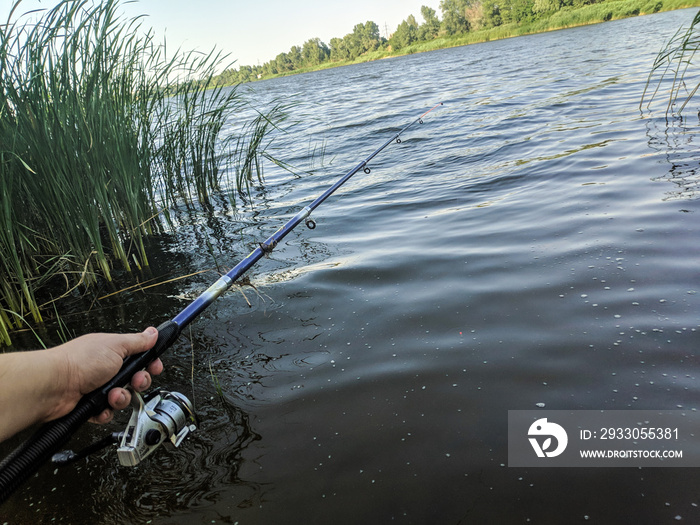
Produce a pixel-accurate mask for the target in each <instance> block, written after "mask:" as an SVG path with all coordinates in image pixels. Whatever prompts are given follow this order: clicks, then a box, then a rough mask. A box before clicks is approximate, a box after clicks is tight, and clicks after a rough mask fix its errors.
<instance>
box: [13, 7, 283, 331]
mask: <svg viewBox="0 0 700 525" xmlns="http://www.w3.org/2000/svg"><path fill="white" fill-rule="evenodd" d="M20 4H21V0H18V1H16V2H15V3H14V5H13V10H12V13H11V14H10V17H9V19H8V21H7V23H6V24H4V25H1V26H0V190H1V193H0V342H1V343H5V344H9V342H10V339H9V332H10V331H11V330H12V329H13V328H18V327H20V326H21V325H22V324H23V323H24V320H25V319H26V318H28V317H29V318H31V319H32V320H33V321H34V322H41V321H42V310H41V301H40V300H39V299H38V296H39V295H41V294H45V292H44V289H45V286H46V285H47V284H48V283H52V282H57V281H58V280H59V279H60V280H61V282H65V283H66V289H69V290H70V289H72V288H74V287H75V286H76V283H80V284H84V285H86V286H90V285H91V284H94V283H95V282H96V281H97V280H98V279H100V278H104V279H107V280H111V279H112V271H113V269H114V265H115V264H118V265H120V266H121V267H122V268H124V269H126V270H130V269H131V263H130V260H131V261H134V260H135V261H137V264H139V266H147V265H148V257H147V253H146V248H145V243H144V236H147V235H149V234H152V233H157V232H160V231H162V230H163V229H164V228H166V227H167V225H168V224H167V219H168V214H167V208H168V207H169V206H172V205H174V204H176V203H182V202H184V203H185V204H187V205H193V204H194V203H195V202H201V203H208V202H209V200H210V198H211V196H212V195H213V194H214V193H216V192H219V191H220V184H221V178H222V174H221V173H220V167H221V166H229V168H230V169H233V171H234V172H235V181H234V182H235V184H237V185H238V188H239V190H241V189H243V188H245V187H247V184H248V183H249V181H250V180H251V178H252V177H253V171H255V177H260V176H261V173H260V162H261V160H262V159H263V158H266V157H269V155H267V152H266V147H267V144H268V142H266V140H267V139H268V137H269V135H270V132H271V131H272V130H273V129H275V127H276V123H277V122H280V121H281V120H283V118H284V108H283V107H282V106H275V107H273V108H272V109H271V110H269V111H268V112H267V113H265V114H261V113H258V114H257V117H255V118H253V119H252V120H251V122H250V123H249V124H247V125H244V126H243V127H242V128H241V129H240V130H239V132H236V133H233V132H230V131H229V130H226V128H225V127H226V123H227V122H228V121H229V119H230V118H231V115H232V114H233V113H234V112H240V111H241V110H242V109H243V108H244V107H246V106H247V102H246V101H245V100H244V99H243V97H242V96H240V95H239V93H238V92H237V91H236V90H235V89H231V88H224V87H221V86H211V85H210V84H211V83H212V79H213V77H214V74H215V72H216V71H217V70H218V69H221V66H222V62H223V61H224V60H225V58H226V57H224V56H222V55H221V54H220V53H216V52H212V53H210V54H200V53H194V52H192V53H183V52H181V51H179V50H178V51H177V52H175V53H174V54H172V56H168V53H167V48H166V46H165V44H164V43H163V44H160V43H157V42H156V41H155V40H154V36H153V32H152V31H145V32H144V31H143V30H142V26H141V22H140V19H139V18H137V19H131V20H125V19H123V18H121V17H120V16H119V13H118V8H119V1H118V0H107V1H103V2H100V1H97V0H95V1H92V0H62V1H60V2H58V4H57V5H56V7H54V8H52V9H49V10H46V11H44V12H42V13H41V15H40V16H39V17H38V18H36V17H35V18H31V17H27V16H16V13H17V12H18V9H19V7H20ZM251 167H255V170H253V169H252V168H251ZM42 300H44V301H46V304H51V303H52V300H51V299H49V298H48V297H44V298H43V299H42Z"/></svg>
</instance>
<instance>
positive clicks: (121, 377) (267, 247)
mask: <svg viewBox="0 0 700 525" xmlns="http://www.w3.org/2000/svg"><path fill="white" fill-rule="evenodd" d="M442 105H443V103H442V102H441V103H439V104H436V105H435V106H433V107H432V108H430V109H429V110H428V111H426V112H425V113H423V114H422V115H421V116H420V117H418V118H416V119H415V120H413V121H411V122H410V123H409V124H407V125H406V126H405V127H404V128H402V129H401V130H400V131H399V132H397V133H396V134H394V135H393V136H392V137H391V138H390V139H389V140H387V141H386V142H385V143H383V144H382V145H381V146H380V147H378V148H377V149H376V150H374V151H373V152H372V153H371V154H370V155H368V156H367V157H366V158H365V159H364V160H362V161H361V162H360V163H359V164H357V165H356V166H355V167H354V168H352V169H351V170H350V171H348V172H347V173H346V174H345V175H343V177H341V178H340V179H339V180H338V181H337V182H336V183H335V184H333V185H332V186H331V187H330V188H328V189H327V190H326V191H325V192H323V193H322V194H321V195H320V196H318V197H317V198H316V199H315V200H314V201H313V202H311V204H309V205H308V206H306V207H305V208H304V209H302V210H301V211H299V212H298V213H297V214H296V215H294V217H292V218H291V219H290V220H289V221H287V223H286V224H284V225H283V226H282V227H281V228H280V229H279V230H277V231H276V232H275V233H273V234H272V235H271V236H270V237H268V238H267V239H266V240H265V241H263V242H261V243H260V244H259V245H258V246H257V247H256V248H255V249H254V250H253V251H252V252H251V253H250V254H249V255H248V256H247V257H246V258H245V259H243V260H242V261H241V262H239V263H238V264H237V265H236V266H234V267H233V268H232V269H231V270H230V271H229V272H228V273H226V274H225V275H223V276H221V277H220V278H219V279H218V280H217V281H216V282H215V283H214V284H212V285H211V286H210V287H209V288H208V289H207V290H206V291H204V292H203V293H202V294H201V295H200V296H199V297H197V298H196V299H195V300H194V301H192V302H191V303H190V304H189V305H188V306H186V307H185V308H184V309H183V310H182V311H181V312H180V313H179V314H177V315H176V316H175V317H174V318H173V319H171V320H170V321H166V322H164V323H163V324H161V325H160V326H159V327H158V340H157V341H156V344H155V345H154V346H153V348H151V349H150V350H148V351H146V352H144V353H142V354H138V355H134V356H130V357H128V358H127V359H125V360H124V364H123V365H122V368H121V369H120V370H119V372H118V373H117V375H116V376H114V377H113V378H112V379H111V380H110V381H109V382H108V383H107V384H105V385H103V386H102V387H100V388H98V389H96V390H93V391H92V392H90V393H89V394H86V395H85V396H83V397H82V399H81V400H80V401H79V402H78V404H77V405H76V407H75V408H74V409H73V410H72V411H71V412H70V413H69V414H67V415H65V416H63V417H61V418H59V419H56V420H54V421H50V422H49V423H46V424H44V425H43V426H42V427H41V428H39V430H38V431H37V432H36V433H35V434H34V435H33V436H31V437H30V438H29V439H28V440H27V441H25V442H24V443H22V444H21V445H20V446H19V447H17V448H16V449H15V450H14V451H13V452H12V453H10V455H8V456H7V457H6V458H5V459H4V460H3V461H2V463H0V503H2V502H3V501H5V500H6V499H7V498H8V497H9V496H10V494H12V492H14V491H15V490H16V489H17V488H18V487H19V485H21V484H22V483H23V482H24V481H25V480H26V479H27V478H29V477H30V476H31V475H32V474H34V473H35V472H36V471H37V470H38V469H39V467H40V466H41V465H42V464H43V463H45V462H46V461H48V460H49V459H50V458H51V457H52V456H53V455H54V454H55V453H56V452H58V451H59V450H60V449H61V448H62V447H63V445H64V444H65V443H66V442H67V441H68V440H69V439H70V438H71V436H72V435H73V434H74V433H75V432H76V431H77V430H78V428H80V426H81V425H83V424H84V423H85V422H87V421H88V419H90V418H91V417H93V416H96V415H97V414H99V413H101V412H102V411H103V410H105V409H106V408H109V403H108V402H107V393H108V392H109V391H110V390H111V389H113V388H115V387H123V386H124V385H128V384H129V382H130V380H131V377H132V376H133V375H134V374H135V373H136V372H138V371H139V370H143V369H145V368H146V367H147V366H148V365H149V364H150V363H151V362H152V361H154V360H155V359H156V358H158V357H160V355H161V354H163V352H165V351H166V350H167V349H168V348H170V346H172V344H173V343H174V342H175V341H176V340H177V338H178V336H179V335H180V333H181V332H182V329H183V328H185V327H186V326H187V325H188V324H189V323H190V322H192V320H194V319H195V318H196V317H197V316H198V315H199V314H200V313H202V311H203V310H204V309H205V308H207V307H208V306H209V305H210V304H211V303H213V302H214V301H215V300H216V299H217V298H218V297H220V296H221V295H222V294H223V293H224V292H225V291H226V290H228V289H229V288H230V287H231V285H233V283H234V282H236V280H237V279H238V278H239V277H241V276H242V275H243V274H244V273H245V272H246V271H248V270H249V269H250V268H251V267H252V266H253V265H254V264H255V263H256V262H258V261H259V260H260V259H261V258H262V257H263V256H265V255H267V254H269V253H270V252H272V250H274V249H275V247H276V246H277V245H278V244H279V242H280V241H281V240H282V239H284V238H285V237H286V236H287V234H289V232H291V231H292V230H293V229H294V228H295V227H296V226H297V225H299V223H301V222H302V221H303V222H305V224H306V225H307V227H308V228H310V229H314V228H315V227H316V223H315V222H314V221H313V219H311V218H310V217H309V216H310V215H311V213H312V212H313V211H314V210H315V209H316V208H318V207H319V206H320V205H321V204H322V203H323V202H324V201H325V200H326V199H327V198H328V197H330V196H331V195H332V194H333V193H334V192H335V191H336V190H337V189H338V188H340V187H341V186H342V185H343V184H345V182H347V181H348V179H350V177H352V176H353V175H354V174H355V173H357V172H358V171H360V170H363V171H364V172H365V173H370V172H371V170H370V167H369V166H368V163H369V162H370V161H371V160H372V159H373V158H374V157H376V156H377V155H378V154H379V153H380V152H381V151H382V150H384V148H386V147H387V146H388V145H389V144H391V143H392V142H396V143H397V144H401V135H402V134H403V133H404V132H405V131H406V130H408V129H409V128H410V127H411V126H413V125H414V124H416V123H421V124H422V123H423V118H424V117H425V116H426V115H427V114H428V113H430V112H431V111H433V110H434V109H436V108H438V107H440V106H442ZM132 397H134V398H135V399H136V400H137V401H138V403H140V406H137V409H138V411H137V410H136V409H135V410H134V413H133V414H132V419H131V420H130V423H129V426H127V431H125V433H122V434H123V435H120V436H121V437H120V439H122V448H130V449H131V450H128V451H127V452H130V453H131V455H130V456H129V458H128V461H131V462H132V463H125V462H124V461H122V454H121V451H122V448H120V449H119V450H118V453H119V454H120V461H121V462H122V464H136V463H137V462H138V461H140V459H141V456H139V453H140V452H139V449H136V447H142V449H143V454H150V452H152V450H153V449H155V448H156V447H157V446H158V445H160V444H161V443H162V442H164V441H165V439H166V438H170V439H171V440H172V442H173V444H175V446H177V445H178V444H179V443H180V442H181V441H182V439H184V437H185V436H186V435H187V433H188V432H189V431H191V430H193V429H194V427H195V425H194V424H193V425H190V424H189V421H190V419H191V420H192V421H195V420H196V416H194V414H193V413H192V407H191V403H190V402H189V401H188V400H187V398H185V397H184V396H183V395H182V394H178V393H177V392H154V393H151V394H149V395H148V396H147V397H146V399H142V398H141V396H140V395H138V394H136V395H135V396H132ZM159 408H160V409H161V412H162V413H166V412H168V411H170V412H171V414H169V415H172V414H177V415H178V416H179V417H180V416H181V420H177V421H175V422H173V421H170V419H171V418H168V421H167V422H165V419H166V418H165V417H164V416H162V415H161V416H159V415H157V414H156V415H153V416H149V413H155V412H158V409H159ZM161 412H158V414H161ZM185 419H186V420H185ZM166 423H167V425H166ZM139 425H141V426H139ZM165 426H168V428H167V429H166V428H165ZM139 432H142V434H143V436H144V437H143V438H140V437H139V436H141V434H139ZM164 432H165V434H167V435H164ZM156 433H158V436H157V439H156V437H155V436H156ZM149 436H150V437H149ZM139 439H141V442H139V441H138V440H139ZM106 441H108V440H106ZM126 441H128V447H125V445H124V443H125V442H126ZM134 449H136V450H134ZM143 454H142V456H143ZM143 457H145V456H143Z"/></svg>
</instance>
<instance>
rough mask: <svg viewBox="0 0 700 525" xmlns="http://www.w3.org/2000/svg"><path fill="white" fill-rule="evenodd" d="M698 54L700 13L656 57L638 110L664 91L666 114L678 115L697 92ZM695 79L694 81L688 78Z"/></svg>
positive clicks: (649, 103)
mask: <svg viewBox="0 0 700 525" xmlns="http://www.w3.org/2000/svg"><path fill="white" fill-rule="evenodd" d="M698 50H700V11H699V12H698V13H697V14H696V15H695V17H694V18H693V21H692V23H691V24H690V26H689V27H688V28H683V27H681V28H680V29H679V30H678V31H676V33H675V34H674V35H673V37H672V38H671V39H670V40H669V41H668V42H667V43H666V45H665V47H664V48H663V49H662V50H661V51H660V52H659V54H658V55H657V57H656V59H655V61H654V64H653V66H652V69H651V72H650V73H649V78H648V80H647V84H646V86H645V88H644V93H643V94H642V100H641V102H640V106H643V105H644V104H645V103H646V106H647V107H649V106H651V104H652V103H653V102H654V100H655V99H656V98H657V97H658V96H659V93H660V92H662V90H663V88H664V86H667V87H668V93H669V94H668V101H667V103H666V113H667V114H675V115H681V113H682V112H683V110H684V109H685V108H686V106H687V105H688V103H689V102H690V101H691V99H692V98H693V97H694V96H695V94H696V93H697V91H698V88H700V81H699V80H697V63H696V62H694V60H695V55H696V53H697V52H698ZM694 76H695V80H693V79H692V77H694Z"/></svg>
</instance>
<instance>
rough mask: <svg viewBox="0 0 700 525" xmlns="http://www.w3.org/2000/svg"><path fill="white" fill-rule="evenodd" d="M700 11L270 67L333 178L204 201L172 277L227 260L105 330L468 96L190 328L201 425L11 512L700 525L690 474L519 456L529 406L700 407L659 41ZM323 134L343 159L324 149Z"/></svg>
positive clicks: (181, 353)
mask: <svg viewBox="0 0 700 525" xmlns="http://www.w3.org/2000/svg"><path fill="white" fill-rule="evenodd" d="M691 18H692V14H691V13H688V12H684V11H680V12H674V13H666V14H661V15H654V16H649V17H642V18H638V19H630V20H625V21H620V22H611V23H607V24H603V25H599V26H593V27H586V28H578V29H572V30H567V31H558V32H554V33H548V34H543V35H535V36H531V37H523V38H517V39H511V40H506V41H499V42H492V43H487V44H482V45H474V46H469V47H465V48H455V49H449V50H443V51H436V52H432V53H428V54H421V55H414V56H409V57H404V58H397V59H390V60H384V61H380V62H376V63H369V64H361V65H358V66H353V67H347V68H340V69H334V70H329V71H324V72H319V73H314V74H309V75H298V76H295V77H289V78H285V79H278V80H275V81H270V82H260V83H257V84H255V85H253V86H252V89H255V90H256V91H257V92H258V96H259V97H261V98H262V99H270V100H271V99H274V98H275V97H278V96H280V95H289V94H295V96H296V97H297V100H298V101H299V102H300V105H299V106H298V107H297V110H296V111H297V115H296V116H297V118H298V121H299V123H298V124H297V125H296V126H295V127H294V128H293V129H292V130H291V132H290V133H288V134H286V135H283V136H280V139H279V141H278V143H277V144H278V147H279V148H280V151H281V152H284V156H282V158H285V160H289V161H290V162H292V163H296V164H297V165H299V166H300V167H301V168H302V169H310V170H311V173H310V174H308V175H305V176H302V177H298V176H292V175H290V174H287V173H285V172H283V171H280V170H276V169H270V170H268V174H267V179H266V185H265V188H264V189H263V188H258V189H256V192H257V195H256V198H257V200H256V201H255V204H254V205H251V204H248V203H242V204H241V205H240V206H239V207H238V208H226V207H225V206H223V205H222V206H220V207H217V208H216V209H214V210H209V211H206V210H203V211H202V212H201V213H197V214H190V215H187V213H186V212H181V214H180V215H179V218H178V220H179V221H180V224H181V227H180V230H179V231H178V232H177V234H175V235H174V236H173V237H172V238H171V239H163V240H162V246H161V248H162V253H161V254H160V255H157V256H155V257H154V258H153V259H154V260H153V261H152V264H153V268H152V273H153V275H155V276H161V275H172V277H176V276H178V275H186V274H189V273H192V272H193V271H196V270H202V269H208V270H210V271H209V272H207V273H203V274H200V275H197V276H194V277H192V278H189V279H187V280H183V281H174V282H172V283H169V284H167V285H163V286H162V287H156V288H153V289H149V290H145V291H143V292H138V293H136V292H135V293H129V294H126V295H123V294H122V295H121V296H120V298H119V299H118V300H117V299H114V300H113V301H112V300H111V301H106V302H103V303H101V305H100V308H102V309H103V310H100V311H102V312H104V317H103V318H99V317H98V316H96V317H95V319H99V328H101V329H104V328H105V327H108V328H109V329H115V330H117V329H138V328H141V327H142V326H143V325H144V324H148V323H154V324H157V323H158V322H160V321H162V320H165V319H168V318H171V317H172V316H173V315H175V314H176V313H177V312H178V311H179V309H180V308H182V307H183V306H184V305H185V304H186V301H187V300H188V298H189V297H191V296H193V295H196V294H197V293H198V292H200V291H202V290H203V289H205V288H206V287H207V286H208V285H209V284H210V283H211V282H212V280H213V278H214V277H215V276H216V274H217V272H219V271H223V270H225V269H227V268H230V267H232V266H233V265H234V264H235V263H236V262H238V260H240V258H242V257H243V256H245V255H246V254H247V253H248V252H249V251H250V250H251V249H252V248H253V247H254V246H255V245H256V244H255V243H257V242H260V241H261V240H263V239H265V238H267V237H268V236H269V235H270V234H272V233H273V232H274V231H275V230H276V229H277V228H278V227H279V226H281V225H282V224H283V223H284V222H285V221H286V220H287V219H288V218H289V217H290V216H291V215H292V214H294V213H296V212H297V211H298V210H299V209H301V208H303V207H304V206H305V205H307V204H308V203H309V202H310V200H311V199H312V198H313V197H315V196H317V195H318V194H319V193H320V192H321V191H322V189H325V188H326V187H327V186H329V185H330V184H331V183H332V182H334V181H335V180H336V178H337V177H339V176H340V175H342V174H343V173H345V172H346V171H347V169H349V168H350V167H352V166H354V165H355V164H357V162H359V160H361V159H362V158H364V157H365V156H366V155H367V154H369V153H370V152H371V151H373V150H374V149H376V148H377V147H378V146H379V145H381V144H382V143H383V141H385V140H386V139H387V138H388V137H390V136H391V134H393V133H395V132H396V131H398V130H399V129H401V127H403V126H404V125H406V124H407V123H408V122H410V121H411V120H412V119H414V118H416V116H417V115H418V114H420V113H421V112H422V111H424V110H425V109H427V108H429V107H432V105H434V104H435V103H437V102H440V101H444V102H445V103H446V105H445V106H444V107H443V108H440V109H439V110H436V111H435V112H434V113H431V114H430V115H429V116H428V117H427V118H426V120H425V123H424V124H423V125H421V126H414V127H413V128H411V130H410V132H407V133H406V135H405V136H404V137H402V138H403V139H404V140H403V142H402V143H401V144H394V145H392V146H390V147H389V148H387V150H385V152H383V153H382V154H381V155H380V156H378V157H377V158H376V159H375V160H374V161H373V162H372V166H371V167H372V172H371V174H370V175H364V174H363V173H359V174H358V175H356V177H355V178H353V179H352V180H351V181H350V182H349V183H348V184H347V186H344V187H343V188H342V189H341V190H340V191H339V193H338V194H337V195H336V196H334V197H332V198H331V200H329V201H328V203H327V204H324V205H323V206H322V207H321V208H319V209H318V210H317V212H315V214H314V219H315V220H316V221H317V224H318V227H317V228H316V229H315V230H306V229H303V228H298V229H297V230H298V231H295V232H293V233H292V234H290V236H289V237H288V240H287V241H286V242H285V243H283V244H282V245H281V246H279V247H278V248H277V249H276V250H275V251H274V252H273V253H272V254H271V255H270V256H269V257H268V258H266V259H264V260H263V261H261V262H260V264H259V265H258V266H256V267H255V268H254V269H253V270H252V271H251V273H250V275H249V282H248V283H247V284H245V285H244V286H242V287H240V288H239V289H233V290H232V291H230V292H229V293H228V294H227V295H225V296H224V297H223V298H221V299H220V300H219V301H217V303H215V304H214V305H213V306H212V307H211V308H210V309H209V310H207V311H206V312H205V313H204V314H203V315H202V316H201V318H200V319H198V320H197V321H196V322H195V323H193V324H192V326H191V327H188V329H187V330H186V333H184V334H183V336H182V338H181V340H180V341H179V342H178V343H177V345H176V347H175V348H174V349H173V350H172V352H170V353H169V354H168V355H167V357H166V367H167V370H166V373H165V374H164V376H163V377H162V378H161V379H159V383H160V384H161V385H162V386H163V387H165V388H168V389H170V390H176V391H181V392H183V393H185V394H186V395H188V396H190V397H191V398H193V399H194V401H195V403H196V407H197V411H198V413H199V416H200V418H201V420H202V425H201V428H200V429H199V430H198V431H197V432H196V433H195V434H194V435H193V436H192V438H189V440H188V441H187V442H186V443H185V444H184V445H183V446H182V447H181V448H180V449H178V450H177V451H172V450H166V449H163V450H159V451H158V452H157V454H156V455H155V456H154V457H153V459H151V460H149V461H148V462H147V463H146V464H143V465H141V466H139V467H138V468H136V469H134V470H127V469H124V468H120V467H116V466H115V464H116V458H115V457H114V453H113V452H105V453H103V454H102V455H100V456H97V457H95V458H91V459H90V460H89V461H88V462H85V463H81V464H79V465H76V466H74V467H70V468H68V469H66V470H62V471H60V472H56V473H54V472H53V469H52V468H51V467H47V468H45V469H44V470H42V472H41V473H40V475H39V476H38V477H37V478H35V479H32V480H31V481H30V483H29V484H28V485H27V486H26V487H25V488H24V489H23V490H21V491H20V492H19V493H18V494H17V495H16V496H15V497H14V498H13V499H12V500H11V501H10V502H8V504H7V506H6V507H5V508H4V509H2V512H11V514H12V516H13V517H14V518H15V519H16V521H17V522H19V523H30V522H34V521H32V520H36V519H37V517H39V518H41V519H44V520H45V521H47V520H48V519H51V518H55V519H56V521H61V520H62V521H63V522H68V523H88V522H89V523H118V522H119V523H120V522H133V523H142V522H143V523H146V522H150V523H162V524H171V523H213V522H216V523H221V522H223V523H236V522H238V523H246V524H254V523H327V522H329V521H333V522H341V523H361V522H368V523H386V522H388V521H392V520H394V521H403V522H406V523H467V522H476V523H484V522H487V523H489V522H490V523H494V522H495V523H523V522H525V523H527V522H533V523H562V522H583V521H591V522H597V523H632V522H638V523H660V522H661V523H663V522H668V521H675V519H676V517H677V516H679V517H680V518H681V519H683V520H684V521H691V522H693V521H697V520H698V519H700V516H698V514H699V511H698V504H700V501H698V498H697V489H696V488H697V486H698V484H699V483H700V479H699V478H700V475H698V474H697V473H695V472H694V471H692V470H690V469H687V470H684V472H683V473H682V476H683V478H682V479H683V481H684V482H683V483H678V479H679V478H678V476H679V473H677V472H674V471H672V470H669V469H645V470H639V469H556V470H554V469H513V468H508V467H506V466H505V465H507V448H506V447H507V436H506V430H507V411H508V410H517V409H535V408H536V407H538V406H544V407H546V408H549V409H569V410H574V409H593V410H596V409H627V408H637V409H657V408H658V409H662V408H663V409H673V408H677V407H682V408H684V409H689V410H695V409H696V408H697V406H698V404H697V399H698V387H697V381H696V378H697V373H698V362H697V358H696V354H695V352H696V350H697V348H698V343H700V338H699V337H698V331H697V330H698V325H699V322H698V311H699V307H700V297H699V294H698V277H700V275H699V272H698V266H697V261H698V260H700V257H699V255H700V254H699V253H698V251H699V250H700V248H698V243H697V242H696V239H697V234H698V228H700V226H699V225H698V223H697V221H696V220H694V213H695V212H696V211H697V210H698V203H697V201H696V200H695V199H694V197H695V192H696V188H697V159H696V157H697V155H696V152H695V151H694V148H693V145H694V138H695V127H696V126H695V122H694V121H693V119H692V118H690V119H688V120H686V121H684V122H679V121H674V122H670V123H667V121H666V120H665V119H664V118H663V115H657V114H651V115H643V114H640V112H639V109H638V104H639V97H640V96H641V92H642V89H643V87H644V83H645V81H646V77H647V73H648V70H649V67H650V64H651V63H652V62H653V59H654V57H655V54H656V52H657V50H658V49H660V48H661V46H662V43H663V41H664V40H665V38H667V37H668V36H670V35H671V34H672V33H673V32H674V31H675V30H676V28H677V27H678V26H679V25H680V23H681V22H682V21H684V20H690V19H691ZM315 144H324V148H323V159H322V162H319V159H318V158H317V159H315V160H312V159H309V158H308V155H309V151H313V150H314V148H315V147H316V146H314V145H315ZM280 151H278V152H277V156H280ZM694 159H695V160H694ZM243 294H244V295H245V297H244V295H243ZM117 305H118V306H117ZM115 311H119V312H121V313H120V314H119V315H114V312H115ZM144 320H148V321H144ZM75 326H76V327H79V328H75V330H79V329H81V330H82V329H86V328H87V329H94V327H84V326H82V319H80V320H76V321H75ZM217 385H218V386H220V388H221V392H220V393H219V392H218V391H217ZM125 417H126V416H125V415H124V416H123V417H122V419H123V420H125ZM122 423H123V422H122ZM102 432H104V431H103V430H102V429H94V428H90V429H86V431H85V432H84V433H81V435H80V436H78V437H77V439H78V441H79V442H86V443H87V442H90V441H91V440H93V439H94V438H95V437H96V436H98V435H100V434H101V433H102ZM8 448H9V447H8ZM76 448H79V447H76ZM6 509H9V510H7V511H6ZM105 509H107V510H106V511H105ZM2 512H0V514H1V513H2ZM3 517H4V515H3Z"/></svg>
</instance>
